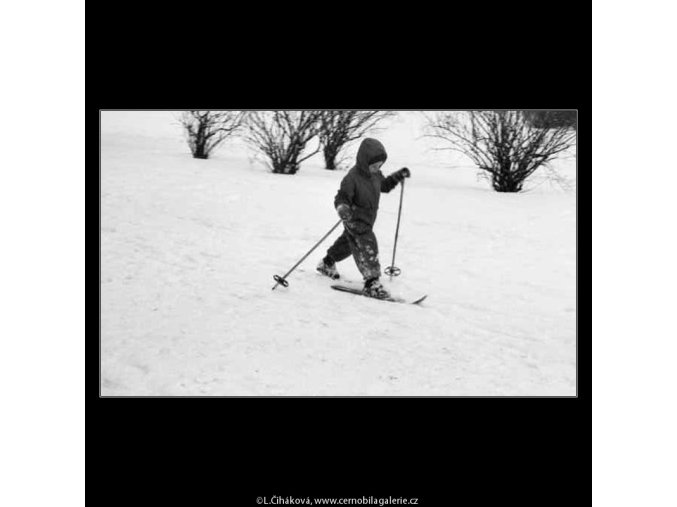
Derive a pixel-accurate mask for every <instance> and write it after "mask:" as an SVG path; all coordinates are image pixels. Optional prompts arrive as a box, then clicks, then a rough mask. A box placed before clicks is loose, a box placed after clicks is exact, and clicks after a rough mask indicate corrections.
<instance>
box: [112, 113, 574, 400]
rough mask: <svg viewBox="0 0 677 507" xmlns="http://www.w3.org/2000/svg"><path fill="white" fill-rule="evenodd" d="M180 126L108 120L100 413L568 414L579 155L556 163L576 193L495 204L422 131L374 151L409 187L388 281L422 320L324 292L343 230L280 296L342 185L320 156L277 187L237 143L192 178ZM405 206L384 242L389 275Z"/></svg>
mask: <svg viewBox="0 0 677 507" xmlns="http://www.w3.org/2000/svg"><path fill="white" fill-rule="evenodd" d="M176 114H177V113H173V112H166V111H129V112H117V111H116V112H110V111H104V112H102V113H101V343H100V346H101V394H102V395H104V396H117V395H123V396H129V395H159V396H177V395H178V396H210V395H223V396H242V395H245V396H251V395H254V396H257V395H273V396H275V395H286V396H307V395H313V396H314V395H332V396H355V395H357V396H364V395H368V396H392V395H398V396H400V395H406V396H467V395H472V396H504V395H511V396H532V395H558V396H559V395H565V396H574V395H576V194H575V153H569V154H567V157H566V158H564V159H563V160H560V161H557V162H556V163H555V167H556V168H557V169H558V170H559V172H560V173H561V174H565V175H566V176H567V177H568V178H569V179H570V181H571V182H572V184H573V186H572V189H571V190H564V189H562V188H560V187H558V186H555V185H552V184H550V183H549V182H548V181H546V180H545V179H543V178H542V177H540V178H539V177H536V176H535V177H534V179H533V180H532V181H530V182H529V183H530V185H529V191H528V192H525V193H522V194H512V195H511V194H499V193H496V192H493V191H492V190H491V189H490V188H489V185H488V183H487V182H486V181H481V180H478V178H477V172H476V170H474V169H473V168H472V164H471V163H470V162H469V161H468V160H465V159H463V157H462V156H458V155H454V154H452V153H450V152H438V151H434V150H433V148H434V147H435V146H439V145H436V144H434V143H431V141H430V140H429V139H422V138H420V136H421V134H422V130H421V125H422V118H421V114H420V113H418V112H406V113H400V117H399V118H398V119H396V120H393V121H391V122H389V123H388V124H387V125H386V126H387V128H386V129H385V130H383V131H382V132H379V133H376V134H374V137H377V138H378V139H380V140H382V141H383V142H384V144H385V146H386V149H387V150H388V152H389V158H388V161H387V162H386V164H385V165H384V167H383V169H382V170H383V172H384V173H385V174H386V175H387V174H389V173H391V172H393V171H395V170H397V169H399V168H400V167H403V166H407V167H409V168H410V169H411V171H412V177H411V178H410V179H409V180H407V182H406V186H405V191H404V206H403V212H402V221H401V225H400V235H399V242H398V248H397V259H396V265H397V266H399V267H400V268H401V269H402V275H401V276H400V277H398V278H395V279H393V280H392V281H389V280H388V277H385V276H384V278H383V281H384V283H385V285H386V287H387V288H389V289H390V290H391V292H392V293H393V294H394V295H401V296H405V297H408V298H409V297H416V296H419V295H422V294H428V295H429V297H428V299H427V300H426V301H425V302H424V303H423V304H422V305H421V306H420V307H419V306H413V305H402V304H395V303H387V302H382V301H376V300H370V299H368V298H365V297H361V296H353V295H351V294H345V293H341V292H337V291H333V290H331V289H330V288H329V285H330V284H331V283H332V282H331V281H330V280H329V279H327V278H324V277H321V276H319V275H317V274H316V273H315V271H314V268H315V265H316V264H317V262H318V261H319V259H320V258H321V257H322V256H323V255H324V253H325V251H326V248H327V247H329V245H330V244H331V242H332V241H333V240H334V239H335V238H336V237H337V236H338V234H339V231H338V230H337V231H336V232H335V233H334V234H333V235H332V236H331V237H330V238H329V239H328V240H327V241H326V242H325V243H324V244H322V245H321V246H320V247H319V248H318V249H317V250H316V251H315V252H313V254H311V255H310V257H309V258H308V259H307V260H306V261H305V262H304V263H303V264H302V265H301V266H300V267H299V268H298V269H297V270H296V271H295V272H294V273H292V274H291V275H290V277H289V282H290V286H289V287H288V288H283V287H278V289H276V290H275V291H272V290H271V287H272V286H273V285H274V281H273V279H272V276H273V275H274V274H279V275H284V274H285V273H286V272H287V271H288V270H289V268H291V266H293V265H294V264H295V263H296V262H297V261H298V260H299V259H300V258H301V257H302V256H303V255H304V254H305V253H306V252H307V251H308V250H309V249H310V248H311V247H312V246H313V244H315V242H317V241H318V240H319V239H320V238H321V237H322V236H323V235H324V234H325V233H326V232H327V231H328V230H329V229H330V228H331V227H332V226H333V225H334V224H335V223H336V221H337V216H336V213H335V211H334V208H333V198H334V195H335V193H336V190H337V188H338V185H339V181H340V179H341V178H342V177H343V175H344V174H345V173H344V172H343V171H326V170H324V169H322V160H321V156H320V155H316V156H314V157H313V158H311V159H309V160H308V161H306V162H305V163H304V164H302V167H301V170H300V172H299V173H298V174H297V175H295V176H284V175H274V174H272V173H270V172H268V171H267V170H266V168H265V167H264V166H263V165H262V164H261V163H260V161H258V160H256V159H255V158H254V157H253V155H252V153H251V152H250V151H249V150H248V149H247V148H246V147H245V146H244V145H243V144H242V143H241V142H239V141H237V140H235V141H228V143H226V144H225V145H223V146H222V147H221V148H220V149H219V150H218V151H217V152H216V154H215V155H214V157H213V158H212V159H210V160H195V159H193V158H191V156H190V154H189V152H188V148H187V146H186V144H185V142H184V140H183V138H182V134H181V131H180V129H179V127H178V125H176V120H175V116H176ZM356 149H357V144H354V145H352V146H351V147H350V148H349V149H348V151H347V153H348V154H349V155H350V156H351V157H354V155H355V152H356ZM399 194H400V187H397V188H396V189H395V190H393V191H392V192H391V193H390V194H383V195H382V198H381V208H380V212H379V217H378V220H377V223H376V227H375V232H376V235H377V237H378V239H379V244H380V249H381V255H380V257H381V264H382V266H384V267H385V266H387V265H389V264H390V261H391V255H392V247H393V240H394V233H395V226H396V221H397V208H398V204H399ZM338 268H339V271H340V272H341V274H342V275H344V276H345V277H346V278H348V279H350V280H354V281H359V279H360V276H359V273H358V271H357V268H356V267H355V264H354V262H353V261H352V259H347V260H346V261H344V262H342V263H340V264H339V265H338Z"/></svg>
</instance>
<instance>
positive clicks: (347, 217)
mask: <svg viewBox="0 0 677 507" xmlns="http://www.w3.org/2000/svg"><path fill="white" fill-rule="evenodd" d="M336 211H337V212H338V215H339V217H341V220H343V221H344V222H350V221H351V220H352V219H353V211H352V210H351V209H350V206H348V205H347V204H339V205H338V206H337V208H336Z"/></svg>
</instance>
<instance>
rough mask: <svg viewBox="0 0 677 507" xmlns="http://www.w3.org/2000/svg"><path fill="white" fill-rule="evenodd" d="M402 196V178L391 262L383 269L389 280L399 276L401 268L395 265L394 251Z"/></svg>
mask: <svg viewBox="0 0 677 507" xmlns="http://www.w3.org/2000/svg"><path fill="white" fill-rule="evenodd" d="M403 197H404V180H402V189H401V190H400V209H399V211H398V212H397V228H396V229H395V244H394V245H393V262H391V263H390V266H388V267H387V268H386V269H385V274H386V275H389V276H390V281H392V280H393V276H399V275H400V273H402V270H401V269H400V268H398V267H396V266H395V252H396V251H397V236H398V235H399V233H400V216H402V198H403Z"/></svg>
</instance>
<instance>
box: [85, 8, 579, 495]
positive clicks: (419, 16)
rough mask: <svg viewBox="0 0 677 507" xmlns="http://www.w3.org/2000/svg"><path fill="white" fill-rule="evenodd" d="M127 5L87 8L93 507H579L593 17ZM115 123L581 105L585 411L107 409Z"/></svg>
mask: <svg viewBox="0 0 677 507" xmlns="http://www.w3.org/2000/svg"><path fill="white" fill-rule="evenodd" d="M140 5H141V4H129V5H125V4H123V3H115V4H109V6H108V7H107V8H104V9H101V10H100V11H98V12H96V13H94V11H90V12H89V13H88V33H87V97H86V98H87V113H86V114H87V118H86V124H87V160H88V163H87V183H88V193H87V207H88V212H87V229H88V233H89V234H88V240H89V241H88V252H87V253H88V254H89V258H88V268H89V272H88V277H87V283H88V287H87V289H88V291H87V295H88V302H87V324H88V333H87V368H86V370H87V379H86V381H87V394H86V397H87V411H86V417H87V420H86V428H87V434H86V437H87V486H88V489H87V496H88V497H89V498H88V500H90V501H96V502H97V503H98V502H100V501H102V500H103V501H109V502H111V503H112V504H114V505H115V504H120V505H137V504H138V505H144V504H149V505H162V504H168V505H169V504H172V505H196V506H199V505H242V506H247V505H256V502H255V501H256V498H257V497H259V496H261V497H268V499H270V498H271V497H272V496H273V495H279V496H283V497H284V496H287V495H295V496H297V497H299V498H306V497H308V496H313V495H316V496H325V497H327V496H357V497H360V496H367V497H368V496H370V495H373V496H384V497H388V496H392V497H397V496H405V497H417V498H419V505H454V504H457V505H503V504H506V505H507V504H516V505H544V504H550V503H554V502H558V503H559V502H574V501H576V502H577V503H578V502H581V501H583V502H587V501H588V499H589V498H590V497H589V496H588V495H589V491H590V484H591V475H590V470H591V468H590V462H589V461H588V459H589V456H590V454H589V453H590V451H591V385H590V372H591V364H590V351H591V343H590V329H591V328H590V326H589V325H588V320H589V315H590V313H589V312H590V309H591V306H590V302H589V300H588V297H589V296H588V295H589V294H590V292H588V291H589V287H590V278H589V275H588V273H589V271H588V267H589V265H590V264H589V259H590V252H591V250H590V245H589V244H588V240H589V238H590V237H591V236H590V235H589V234H588V232H587V227H588V224H590V223H591V222H590V215H589V208H588V205H589V204H590V202H591V198H590V194H589V188H590V187H589V183H590V181H591V179H590V176H589V175H590V170H591V168H590V163H591V153H590V142H591V135H590V126H591V117H590V97H591V91H590V90H591V74H590V69H591V65H590V43H589V42H588V41H590V39H589V37H590V31H589V27H590V26H591V25H590V23H591V22H590V19H591V18H590V14H589V11H587V12H586V13H585V14H582V13H580V12H575V11H574V8H573V7H567V8H566V9H563V8H562V6H553V7H551V8H552V11H550V12H546V11H545V10H544V4H533V5H529V4H519V5H511V6H509V7H504V8H503V10H499V8H498V7H496V6H492V5H490V4H482V5H478V6H477V10H476V11H475V12H464V11H463V10H462V9H461V8H460V7H458V6H453V9H449V12H446V11H445V10H442V4H440V7H439V10H438V11H434V10H427V11H424V12H416V11H414V10H413V8H412V6H411V5H400V6H396V5H395V4H391V5H390V6H389V7H387V8H386V7H380V8H373V10H371V11H370V10H369V8H368V7H367V6H366V4H362V5H355V6H350V5H347V4H342V5H340V6H334V7H331V8H328V12H319V11H318V5H308V6H302V5H301V4H299V5H285V6H280V7H278V8H277V9H279V11H274V10H273V8H272V7H271V6H267V5H264V4H258V5H257V6H256V11H257V12H245V11H244V10H243V9H242V7H241V6H238V8H237V9H239V10H235V8H231V7H229V8H228V9H229V11H228V12H219V11H218V10H215V9H214V6H209V5H207V4H195V5H180V6H178V5H177V6H176V7H173V6H172V5H171V4H160V3H146V4H143V5H144V7H143V9H142V8H140ZM230 9H232V10H230ZM332 9H334V11H333V12H332ZM336 10H338V11H339V12H336ZM584 41H585V43H583V42H584ZM112 108H120V109H186V108H191V109H230V108H232V109H254V108H256V109H282V108H289V109H293V108H312V109H316V108H317V109H323V108H358V109H359V108H368V109H455V108H458V109H469V108H477V109H491V108H497V109H513V108H514V109H527V108H546V109H558V108H567V109H571V108H573V109H578V110H579V131H578V132H579V137H578V179H577V188H578V298H579V301H578V304H577V308H578V397H577V398H525V399H518V398H497V399H481V398H416V399H408V398H318V399H312V398H305V399H303V398H300V399H299V398H201V399H200V398H189V399H162V398H157V399H151V398H134V399H132V398H100V397H99V348H98V340H99V329H98V328H99V301H98V294H99V285H98V273H97V272H96V271H97V267H98V256H99V250H98V237H99V224H98V207H99V200H98V199H99V197H98V196H99V181H98V157H99V153H98V149H99V148H98V142H99V132H98V125H99V109H112Z"/></svg>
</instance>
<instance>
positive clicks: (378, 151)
mask: <svg viewBox="0 0 677 507" xmlns="http://www.w3.org/2000/svg"><path fill="white" fill-rule="evenodd" d="M387 156H388V155H387V154H386V150H385V148H384V147H383V145H382V144H381V143H380V142H379V141H377V140H376V139H371V138H367V139H365V140H364V141H362V144H360V148H359V150H357V164H356V165H355V166H354V167H353V168H352V169H351V170H350V171H348V174H346V175H345V177H344V178H343V180H341V188H340V189H339V191H338V193H337V194H336V198H335V199H334V207H335V208H336V207H338V206H339V205H340V204H347V205H348V206H350V208H351V209H352V211H353V221H355V222H359V223H363V224H366V225H368V226H369V227H372V226H373V225H374V222H375V221H376V214H377V212H378V203H379V200H380V197H381V192H390V191H391V190H392V189H393V188H395V187H396V186H397V183H398V180H397V179H396V178H395V177H394V176H393V175H392V174H391V175H390V176H388V177H387V178H386V177H384V176H383V173H382V172H381V171H378V172H377V173H376V174H371V173H370V172H369V164H373V163H374V162H378V161H380V160H383V161H385V160H386V158H387Z"/></svg>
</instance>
